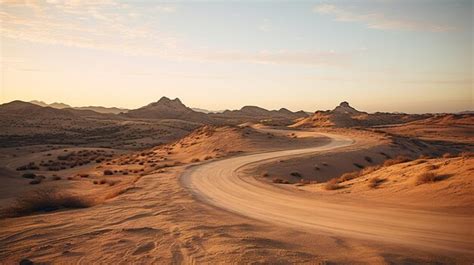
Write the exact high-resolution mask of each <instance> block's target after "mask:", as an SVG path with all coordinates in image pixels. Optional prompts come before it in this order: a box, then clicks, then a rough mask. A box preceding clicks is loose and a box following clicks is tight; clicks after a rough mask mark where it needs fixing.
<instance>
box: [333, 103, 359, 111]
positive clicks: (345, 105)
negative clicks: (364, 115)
mask: <svg viewBox="0 0 474 265" xmlns="http://www.w3.org/2000/svg"><path fill="white" fill-rule="evenodd" d="M333 112H335V113H343V114H359V113H361V112H360V111H358V110H356V109H354V108H353V107H351V105H349V102H347V101H343V102H341V104H339V106H337V107H336V108H335V109H334V110H333Z"/></svg>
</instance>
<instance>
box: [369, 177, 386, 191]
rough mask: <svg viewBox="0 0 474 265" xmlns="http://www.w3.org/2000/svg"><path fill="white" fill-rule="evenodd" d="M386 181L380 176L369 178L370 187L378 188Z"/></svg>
mask: <svg viewBox="0 0 474 265" xmlns="http://www.w3.org/2000/svg"><path fill="white" fill-rule="evenodd" d="M384 181H385V179H380V178H378V177H375V178H372V179H371V180H369V188H372V189H374V188H377V187H378V186H379V185H380V184H382V183H383V182H384Z"/></svg>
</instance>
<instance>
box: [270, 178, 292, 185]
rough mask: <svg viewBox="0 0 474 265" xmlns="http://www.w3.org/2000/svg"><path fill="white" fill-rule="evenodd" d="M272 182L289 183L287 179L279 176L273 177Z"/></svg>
mask: <svg viewBox="0 0 474 265" xmlns="http://www.w3.org/2000/svg"><path fill="white" fill-rule="evenodd" d="M273 183H276V184H290V182H289V181H288V180H284V179H281V178H274V179H273Z"/></svg>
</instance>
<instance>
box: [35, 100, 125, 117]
mask: <svg viewBox="0 0 474 265" xmlns="http://www.w3.org/2000/svg"><path fill="white" fill-rule="evenodd" d="M30 103H32V104H35V105H38V106H41V107H51V108H55V109H67V108H70V109H76V110H91V111H95V112H98V113H104V114H119V113H121V112H127V111H128V109H122V108H115V107H111V108H107V107H101V106H87V107H71V106H70V105H67V104H64V103H58V102H54V103H51V104H48V103H45V102H43V101H39V100H32V101H30Z"/></svg>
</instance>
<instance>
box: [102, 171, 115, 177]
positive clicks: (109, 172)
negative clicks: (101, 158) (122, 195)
mask: <svg viewBox="0 0 474 265" xmlns="http://www.w3.org/2000/svg"><path fill="white" fill-rule="evenodd" d="M113 174H114V172H113V171H112V170H110V169H106V170H104V175H105V176H109V175H113Z"/></svg>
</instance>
